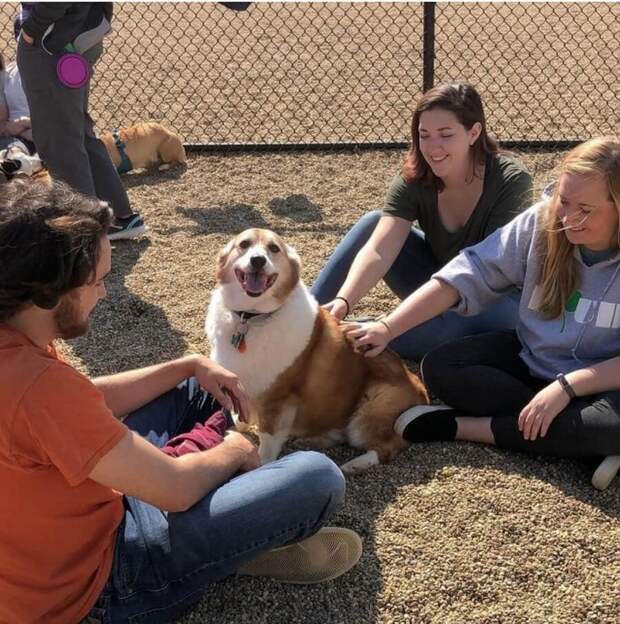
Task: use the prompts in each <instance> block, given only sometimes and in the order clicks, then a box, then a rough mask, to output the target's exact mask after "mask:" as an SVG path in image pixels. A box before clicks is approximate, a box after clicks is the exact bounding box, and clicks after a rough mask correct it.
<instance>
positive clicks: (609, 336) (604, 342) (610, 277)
mask: <svg viewBox="0 0 620 624" xmlns="http://www.w3.org/2000/svg"><path fill="white" fill-rule="evenodd" d="M544 205H545V204H544V202H540V203H539V204H536V205H535V206H533V207H532V208H530V209H528V210H526V211H525V212H523V213H522V214H520V215H519V216H517V217H516V218H515V219H513V220H512V221H511V222H510V223H508V224H506V225H505V226H504V227H502V228H500V229H499V230H496V231H495V232H494V233H493V234H491V235H490V236H489V237H488V238H486V239H485V240H483V241H482V242H480V243H478V244H477V245H474V246H473V247H468V248H466V249H464V250H463V251H462V252H461V253H460V254H459V255H458V256H457V257H456V258H454V259H453V260H452V261H451V262H449V263H448V264H446V265H445V266H444V267H443V268H442V269H441V270H440V271H438V272H437V273H435V275H433V277H435V278H437V279H439V280H442V281H444V282H446V283H448V284H450V285H451V286H453V287H454V288H456V289H457V290H458V291H459V293H460V295H461V300H460V301H459V303H458V304H457V305H456V306H455V308H454V310H455V311H456V312H458V313H459V314H463V315H465V316H470V315H474V314H478V313H479V312H480V311H481V310H482V309H483V308H484V307H485V306H486V305H488V304H489V303H491V302H493V301H495V300H496V299H498V298H499V297H501V296H502V295H503V294H505V293H507V292H509V291H510V290H512V289H513V288H514V287H515V286H516V287H517V288H518V289H519V290H521V291H522V292H521V302H520V304H519V321H518V323H517V335H518V337H519V340H520V342H521V344H522V345H523V349H522V350H521V353H520V355H521V358H522V359H523V361H524V362H525V363H526V365H527V366H528V367H529V369H530V372H531V373H532V375H534V376H536V377H540V378H543V379H553V378H554V377H555V376H556V374H557V373H560V372H561V373H569V372H571V371H573V370H576V369H579V368H585V367H588V366H591V365H593V364H597V363H599V362H602V361H604V360H608V359H610V358H613V357H616V356H618V355H620V329H619V328H620V277H619V274H620V252H619V253H617V254H615V255H613V256H612V257H611V258H609V259H608V260H604V261H602V262H598V263H596V264H594V265H593V266H587V265H586V264H585V263H584V262H583V260H582V258H581V253H580V252H579V249H578V247H575V250H574V253H575V257H576V258H577V261H578V263H579V265H580V270H581V277H580V282H579V285H578V288H577V290H576V291H575V292H574V293H573V294H572V295H571V297H570V298H569V300H568V302H567V305H566V309H565V310H564V312H563V313H562V315H561V316H560V317H558V318H555V319H545V318H544V317H543V316H542V315H541V314H540V313H539V312H537V310H536V308H537V302H538V300H539V296H540V291H539V288H538V287H537V280H538V276H539V273H540V265H541V262H540V258H539V254H538V253H536V247H537V245H538V241H539V237H540V236H541V234H542V233H541V229H540V223H539V216H540V215H541V214H542V209H543V207H544Z"/></svg>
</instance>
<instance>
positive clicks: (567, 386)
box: [555, 373, 577, 399]
mask: <svg viewBox="0 0 620 624" xmlns="http://www.w3.org/2000/svg"><path fill="white" fill-rule="evenodd" d="M555 378H556V379H557V380H558V381H559V382H560V385H561V386H562V388H563V389H564V392H566V394H568V396H569V398H570V399H576V398H577V395H576V394H575V391H574V390H573V387H572V386H571V385H570V383H568V379H566V377H564V373H558V374H557V375H556V376H555Z"/></svg>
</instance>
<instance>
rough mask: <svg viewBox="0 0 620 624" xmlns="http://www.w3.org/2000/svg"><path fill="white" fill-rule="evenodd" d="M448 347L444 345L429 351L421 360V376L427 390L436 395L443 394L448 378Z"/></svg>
mask: <svg viewBox="0 0 620 624" xmlns="http://www.w3.org/2000/svg"><path fill="white" fill-rule="evenodd" d="M445 351H446V349H445V348H444V347H443V345H442V346H440V347H437V348H435V349H433V350H431V351H429V352H428V353H427V354H426V355H425V356H424V357H423V358H422V361H421V362H420V376H421V377H422V381H423V382H424V385H425V386H426V388H427V390H428V391H429V392H430V393H431V394H432V395H434V396H436V397H441V396H442V395H443V382H444V380H445V379H446V376H447V374H446V354H445Z"/></svg>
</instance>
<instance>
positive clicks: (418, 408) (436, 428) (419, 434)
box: [394, 405, 457, 442]
mask: <svg viewBox="0 0 620 624" xmlns="http://www.w3.org/2000/svg"><path fill="white" fill-rule="evenodd" d="M434 412H439V413H438V414H436V413H434ZM441 412H446V413H443V414H442V413H441ZM456 428H457V425H456V419H455V417H454V410H453V409H452V408H451V407H450V406H448V405H414V406H413V407H410V408H409V409H408V410H405V411H404V412H403V413H402V414H401V415H400V416H399V417H398V418H397V419H396V422H395V423H394V431H395V433H396V434H398V435H399V436H400V437H401V438H403V439H405V440H408V441H409V442H445V441H449V440H454V437H455V436H456Z"/></svg>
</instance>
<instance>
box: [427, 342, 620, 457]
mask: <svg viewBox="0 0 620 624" xmlns="http://www.w3.org/2000/svg"><path fill="white" fill-rule="evenodd" d="M520 351H521V343H520V342H519V340H518V338H517V335H516V333H515V332H513V331H498V332H490V333H487V334H480V335H478V336H467V337H466V338H462V339H460V340H457V341H454V342H450V343H447V344H443V345H441V346H440V347H438V348H437V349H435V350H433V351H431V352H430V353H429V354H428V355H427V356H426V357H425V358H424V360H423V361H422V365H421V370H422V375H423V377H424V381H425V383H426V385H427V387H428V389H429V390H430V392H431V393H432V394H434V395H435V396H436V397H437V398H439V399H440V400H442V401H443V402H444V403H446V404H447V405H450V406H451V407H453V408H454V409H455V410H457V411H458V412H459V413H461V414H463V415H467V416H490V417H491V429H492V431H493V435H494V436H495V441H496V443H497V445H498V446H500V447H503V448H507V449H514V450H519V451H528V452H531V453H537V454H541V455H559V456H564V457H570V456H573V457H578V456H602V455H618V454H620V391H609V392H603V393H601V394H596V395H590V396H583V397H578V398H576V399H573V400H572V401H571V402H570V403H569V404H568V406H567V407H566V408H565V409H564V410H562V411H561V412H560V413H559V414H558V415H557V416H556V418H555V419H554V420H553V422H552V423H551V426H550V427H549V430H548V432H547V435H546V436H545V437H544V438H540V437H539V438H538V439H536V440H533V441H529V440H524V439H523V434H522V433H521V432H520V431H519V428H518V424H517V420H518V417H519V413H520V412H521V410H522V409H523V408H524V407H525V406H526V405H527V404H528V403H529V402H530V400H531V399H532V398H533V397H534V395H535V394H536V393H537V392H538V391H539V390H541V389H542V388H544V387H545V386H546V385H548V384H549V383H551V382H552V380H550V379H540V378H537V377H533V376H532V375H530V372H529V369H528V368H527V366H526V365H525V364H524V363H523V360H522V359H521V358H520V357H519V352H520Z"/></svg>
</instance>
